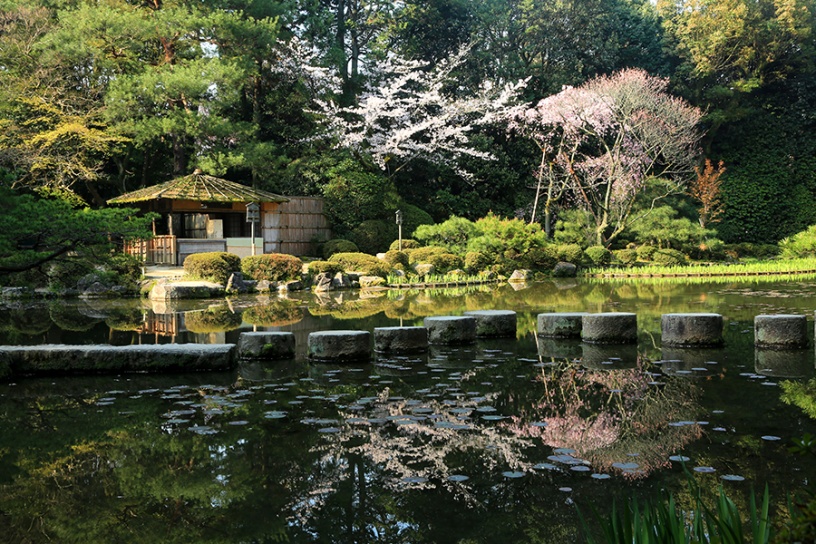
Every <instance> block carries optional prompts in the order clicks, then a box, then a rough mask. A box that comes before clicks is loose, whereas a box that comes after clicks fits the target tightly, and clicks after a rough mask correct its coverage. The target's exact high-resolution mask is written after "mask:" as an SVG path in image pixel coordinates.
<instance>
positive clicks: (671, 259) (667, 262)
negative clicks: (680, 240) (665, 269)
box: [652, 248, 686, 266]
mask: <svg viewBox="0 0 816 544" xmlns="http://www.w3.org/2000/svg"><path fill="white" fill-rule="evenodd" d="M652 261H653V262H654V263H655V264H659V265H661V266H681V265H684V264H686V256H685V255H684V254H683V252H682V251H678V250H676V249H669V248H667V249H657V250H655V252H654V254H653V255H652Z"/></svg>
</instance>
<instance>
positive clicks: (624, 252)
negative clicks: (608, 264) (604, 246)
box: [612, 249, 638, 266]
mask: <svg viewBox="0 0 816 544" xmlns="http://www.w3.org/2000/svg"><path fill="white" fill-rule="evenodd" d="M612 255H613V256H614V257H615V259H616V260H617V261H618V262H619V263H621V264H622V265H625V266H632V265H633V264H635V263H636V262H637V258H638V257H637V251H635V250H634V249H618V250H615V251H613V252H612Z"/></svg>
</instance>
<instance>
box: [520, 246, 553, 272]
mask: <svg viewBox="0 0 816 544" xmlns="http://www.w3.org/2000/svg"><path fill="white" fill-rule="evenodd" d="M556 263H558V251H557V249H556V247H555V246H545V247H534V248H531V249H530V251H528V252H527V254H526V255H525V256H524V258H523V259H522V266H524V268H529V269H530V270H539V271H544V270H552V269H553V267H555V265H556Z"/></svg>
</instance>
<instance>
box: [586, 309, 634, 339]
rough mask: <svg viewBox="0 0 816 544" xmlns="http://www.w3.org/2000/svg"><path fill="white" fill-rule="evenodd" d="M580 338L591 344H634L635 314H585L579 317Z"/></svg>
mask: <svg viewBox="0 0 816 544" xmlns="http://www.w3.org/2000/svg"><path fill="white" fill-rule="evenodd" d="M581 339H582V340H583V341H584V342H589V343H591V344H634V343H636V342H637V314H633V313H628V312H605V313H599V314H586V315H585V316H583V317H582V318H581Z"/></svg>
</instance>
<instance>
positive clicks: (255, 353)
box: [238, 332, 295, 361]
mask: <svg viewBox="0 0 816 544" xmlns="http://www.w3.org/2000/svg"><path fill="white" fill-rule="evenodd" d="M294 356H295V334H294V333H292V332H242V333H241V335H240V336H239V337H238V357H240V358H241V359H263V360H269V361H274V360H279V359H292V358H293V357H294Z"/></svg>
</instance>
